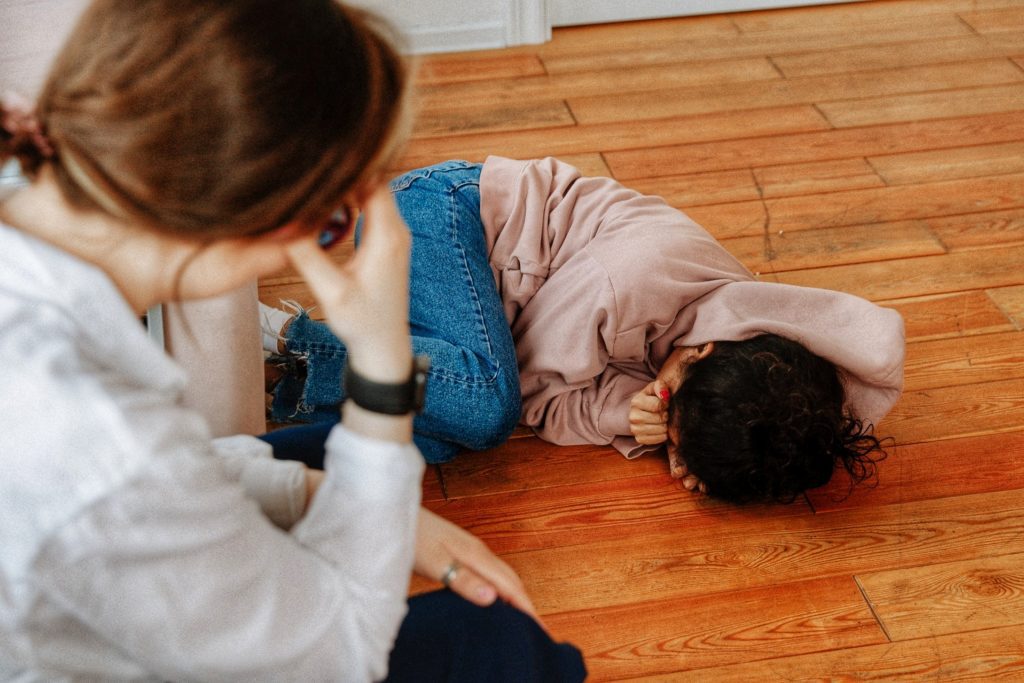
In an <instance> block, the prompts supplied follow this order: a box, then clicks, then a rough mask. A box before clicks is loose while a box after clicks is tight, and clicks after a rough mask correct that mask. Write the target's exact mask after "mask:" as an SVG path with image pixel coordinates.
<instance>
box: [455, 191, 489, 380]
mask: <svg viewBox="0 0 1024 683" xmlns="http://www.w3.org/2000/svg"><path fill="white" fill-rule="evenodd" d="M467 186H472V187H476V188H478V191H479V187H480V182H479V181H477V180H465V181H462V182H460V183H458V184H454V185H452V186H451V188H450V189H449V190H448V210H449V211H450V212H451V218H452V220H450V221H449V225H451V228H450V230H451V234H450V237H451V240H452V244H454V245H455V246H456V247H457V248H458V250H459V260H460V262H461V265H462V276H463V278H465V281H466V284H467V285H468V286H469V291H470V296H471V297H472V302H473V309H474V314H475V320H474V322H475V324H476V327H477V334H479V335H480V338H481V340H482V341H483V343H484V345H485V346H486V347H487V358H488V359H493V362H494V366H493V371H492V372H491V375H490V376H489V377H487V378H483V379H482V380H481V379H478V378H473V377H466V376H461V377H460V376H458V375H449V377H448V379H449V380H454V381H457V382H460V383H462V384H482V385H491V384H494V383H495V382H496V381H497V379H498V375H499V374H500V373H501V362H500V361H499V360H498V359H497V358H495V355H494V344H493V343H492V342H491V336H490V334H488V331H487V324H486V322H485V321H484V316H483V314H482V312H481V308H480V297H479V295H478V294H477V291H476V290H477V287H476V283H475V282H474V281H473V273H472V271H470V269H469V259H468V258H467V257H466V250H465V248H464V247H463V246H462V242H461V241H460V240H459V239H458V226H457V225H456V223H457V221H458V215H459V214H458V211H457V210H456V206H455V203H456V201H457V199H456V197H457V195H458V193H459V191H460V190H462V188H464V187H467ZM487 364H488V365H490V363H489V362H488V363H487ZM445 374H446V375H447V374H448V373H445Z"/></svg>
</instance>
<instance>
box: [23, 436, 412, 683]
mask: <svg viewBox="0 0 1024 683" xmlns="http://www.w3.org/2000/svg"><path fill="white" fill-rule="evenodd" d="M423 467H424V466H423V460H422V458H421V457H420V455H419V453H418V452H417V451H416V449H415V447H413V446H412V445H399V444H394V443H390V442H383V441H376V440H373V439H369V438H364V437H361V436H358V435H356V434H353V433H351V432H347V431H346V430H345V429H344V428H343V427H340V426H338V427H335V429H334V431H333V432H332V433H331V436H330V438H329V439H328V441H327V466H326V470H327V474H326V478H325V480H324V482H323V484H322V485H321V487H320V489H319V491H318V492H317V494H316V497H315V498H314V500H313V503H312V506H311V508H310V510H309V511H308V513H307V514H306V515H305V517H304V518H303V519H302V520H301V521H300V522H299V523H298V524H296V525H295V527H294V528H293V529H292V531H291V533H285V532H283V531H281V530H280V529H278V528H276V527H274V526H273V525H271V524H270V523H269V522H268V520H267V518H266V517H265V516H264V515H263V514H261V512H260V511H259V510H258V509H257V506H256V504H255V503H254V502H253V501H252V500H251V499H249V498H248V497H247V496H246V494H245V492H244V490H243V489H242V487H240V486H239V485H238V484H237V483H236V482H233V481H231V479H230V477H228V476H225V473H224V472H223V468H222V467H221V466H220V465H219V463H218V461H217V460H216V459H214V458H213V456H212V455H207V456H205V457H203V456H191V457H178V458H174V457H162V458H156V459H153V460H152V461H150V463H149V464H147V466H146V467H145V468H144V469H143V470H142V471H140V472H138V473H137V474H136V475H135V476H134V477H133V478H132V479H131V480H130V481H128V482H127V483H126V484H125V485H124V486H122V487H120V488H119V489H117V490H116V491H115V492H114V493H113V494H110V495H108V496H106V497H104V498H102V499H101V500H99V501H98V502H96V503H95V504H93V505H92V506H91V507H90V508H88V509H87V510H86V511H85V513H84V514H81V515H79V516H77V517H75V518H74V519H73V520H71V521H70V522H69V523H68V524H66V525H65V526H64V527H62V528H61V529H60V530H59V532H57V533H56V534H55V535H54V536H53V537H51V538H50V539H49V541H48V542H47V544H46V545H45V546H44V548H43V550H42V552H41V554H40V556H39V557H38V560H37V564H36V568H37V570H38V572H37V574H36V577H37V578H38V580H39V582H40V588H41V589H42V590H43V591H44V592H45V593H46V594H47V595H49V596H50V597H51V598H52V599H53V600H54V601H55V602H56V603H57V604H59V605H61V606H62V607H63V608H64V609H65V610H66V611H67V612H69V613H70V614H72V615H74V617H75V618H76V619H78V620H79V621H80V622H81V623H82V624H83V625H84V626H85V627H86V628H87V629H89V630H90V631H91V632H92V633H94V634H96V635H98V636H99V637H101V638H103V639H104V640H106V641H107V642H109V643H114V644H116V646H117V648H118V649H119V650H120V651H122V652H125V653H126V654H127V656H129V657H130V658H131V659H133V660H134V661H136V662H138V663H139V664H140V665H141V666H143V667H144V668H145V669H146V670H147V671H149V672H151V673H153V674H156V675H158V676H160V677H161V678H164V679H170V680H183V679H187V680H210V681H222V680H253V681H257V680H261V681H262V680H267V681H271V680H335V681H349V680H373V679H379V678H382V677H383V676H384V675H385V673H386V671H387V661H388V655H389V652H390V650H391V647H392V645H393V642H394V638H395V636H396V634H397V632H398V627H399V625H400V623H401V620H402V618H403V617H404V615H405V610H406V604H405V599H406V591H407V589H408V582H409V574H410V571H411V568H412V562H413V548H414V541H415V531H416V519H417V514H418V511H419V498H420V495H419V494H420V478H421V476H422V472H423Z"/></svg>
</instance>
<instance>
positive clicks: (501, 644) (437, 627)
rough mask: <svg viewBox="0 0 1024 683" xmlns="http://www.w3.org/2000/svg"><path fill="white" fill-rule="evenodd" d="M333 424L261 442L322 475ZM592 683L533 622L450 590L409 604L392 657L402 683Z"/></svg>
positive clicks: (579, 661)
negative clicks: (318, 470)
mask: <svg viewBox="0 0 1024 683" xmlns="http://www.w3.org/2000/svg"><path fill="white" fill-rule="evenodd" d="M333 426H334V425H333V424H313V425H306V426H301V427H288V428H285V429H280V430H278V431H276V432H271V433H270V434H266V435H264V436H263V437H261V438H262V439H263V440H264V441H267V442H269V443H270V444H271V445H272V446H273V447H274V457H275V458H277V459H279V460H299V461H302V462H305V463H306V464H307V465H309V466H311V467H317V468H322V467H323V461H324V441H325V440H326V438H327V434H328V432H330V430H331V428H332V427H333ZM585 678H586V668H585V667H584V665H583V657H582V656H581V655H580V652H579V650H577V649H576V648H575V647H573V646H572V645H569V644H567V643H556V642H554V641H553V640H551V638H550V637H549V636H548V634H547V633H546V632H545V631H544V630H543V629H542V628H541V627H540V626H538V625H537V622H536V621H534V620H533V618H532V617H530V616H529V615H527V614H525V613H523V612H521V611H519V610H518V609H516V608H514V607H512V606H510V605H508V604H506V603H503V602H500V601H498V602H496V603H494V604H493V605H491V606H490V607H478V606H476V605H474V604H473V603H471V602H469V601H468V600H465V599H463V598H462V597H460V596H458V595H456V594H455V593H452V592H451V591H447V590H443V591H437V592H434V593H426V594H424V595H417V596H415V597H413V598H410V599H409V613H408V614H407V615H406V617H405V620H404V621H403V622H402V627H401V629H400V630H399V632H398V639H397V640H396V641H395V647H394V649H393V650H392V651H391V659H390V664H389V674H388V678H387V680H388V681H390V682H394V683H400V682H404V681H409V682H410V683H411V682H413V681H415V682H416V683H432V682H433V681H438V682H440V681H449V682H451V683H482V682H484V681H486V682H487V683H534V682H536V683H547V682H548V681H550V682H551V683H561V682H562V681H565V682H566V683H573V682H574V681H582V680H583V679H585Z"/></svg>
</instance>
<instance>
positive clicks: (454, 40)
mask: <svg viewBox="0 0 1024 683" xmlns="http://www.w3.org/2000/svg"><path fill="white" fill-rule="evenodd" d="M507 28H508V27H507V24H506V23H505V22H503V21H495V22H488V23H485V24H455V25H451V26H427V27H415V28H406V29H404V30H403V31H402V33H403V35H404V37H405V42H406V46H407V47H408V50H409V52H411V53H413V54H419V55H422V54H430V53H435V52H462V51H465V50H490V49H493V48H501V47H506V46H507V45H508V44H509V43H508V42H507V36H506V33H507Z"/></svg>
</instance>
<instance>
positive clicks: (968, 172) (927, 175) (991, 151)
mask: <svg viewBox="0 0 1024 683" xmlns="http://www.w3.org/2000/svg"><path fill="white" fill-rule="evenodd" d="M868 161H869V162H870V163H871V166H872V167H873V168H874V169H875V170H876V171H878V174H879V175H881V176H882V177H883V178H884V179H885V182H886V183H888V184H890V185H903V184H907V183H926V182H931V181H935V180H949V179H951V178H974V177H978V176H986V175H1001V174H1004V173H1024V142H1010V143H1000V144H995V145H977V146H971V147H956V148H952V149H937V150H930V151H927V152H913V153H909V154H895V155H888V156H876V157H869V158H868Z"/></svg>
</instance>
